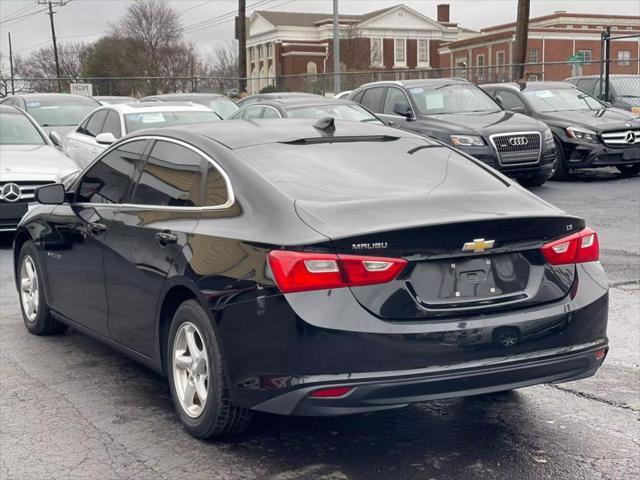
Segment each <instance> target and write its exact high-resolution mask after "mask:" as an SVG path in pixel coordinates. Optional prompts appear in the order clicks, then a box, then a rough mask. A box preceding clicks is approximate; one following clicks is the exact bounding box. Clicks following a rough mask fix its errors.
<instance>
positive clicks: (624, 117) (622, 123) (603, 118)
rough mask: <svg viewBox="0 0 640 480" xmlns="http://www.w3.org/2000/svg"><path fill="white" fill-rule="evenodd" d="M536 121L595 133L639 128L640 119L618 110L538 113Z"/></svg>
mask: <svg viewBox="0 0 640 480" xmlns="http://www.w3.org/2000/svg"><path fill="white" fill-rule="evenodd" d="M538 119H540V120H542V121H544V122H546V123H549V124H550V125H556V126H560V127H571V126H577V127H586V128H589V129H592V130H596V131H608V130H624V129H626V128H640V118H638V117H637V115H635V114H633V113H631V112H628V111H626V110H621V109H619V108H604V109H602V110H563V111H559V112H545V113H540V114H539V115H538Z"/></svg>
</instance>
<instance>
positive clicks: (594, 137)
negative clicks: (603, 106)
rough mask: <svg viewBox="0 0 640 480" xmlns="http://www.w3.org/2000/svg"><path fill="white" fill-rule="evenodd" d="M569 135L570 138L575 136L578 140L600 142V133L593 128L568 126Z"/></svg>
mask: <svg viewBox="0 0 640 480" xmlns="http://www.w3.org/2000/svg"><path fill="white" fill-rule="evenodd" d="M566 131H567V135H569V137H570V138H575V139H577V140H584V141H585V142H589V143H599V141H598V134H596V132H594V131H593V130H587V129H586V128H576V127H567V129H566Z"/></svg>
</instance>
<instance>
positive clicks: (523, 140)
mask: <svg viewBox="0 0 640 480" xmlns="http://www.w3.org/2000/svg"><path fill="white" fill-rule="evenodd" d="M528 143H529V139H528V138H527V137H512V138H510V139H509V144H511V146H512V147H524V146H525V145H527V144H528Z"/></svg>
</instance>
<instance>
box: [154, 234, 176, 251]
mask: <svg viewBox="0 0 640 480" xmlns="http://www.w3.org/2000/svg"><path fill="white" fill-rule="evenodd" d="M156 241H157V242H158V243H159V244H160V246H161V247H166V246H167V245H169V244H170V243H176V242H177V241H178V235H176V234H175V233H172V232H158V233H156Z"/></svg>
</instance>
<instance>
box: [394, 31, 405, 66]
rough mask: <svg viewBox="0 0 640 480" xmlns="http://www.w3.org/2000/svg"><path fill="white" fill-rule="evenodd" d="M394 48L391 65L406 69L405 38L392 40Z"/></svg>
mask: <svg viewBox="0 0 640 480" xmlns="http://www.w3.org/2000/svg"><path fill="white" fill-rule="evenodd" d="M394 43H395V48H394V57H393V64H394V65H395V66H396V67H406V66H407V55H406V52H407V39H406V38H396V39H395V40H394Z"/></svg>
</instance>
